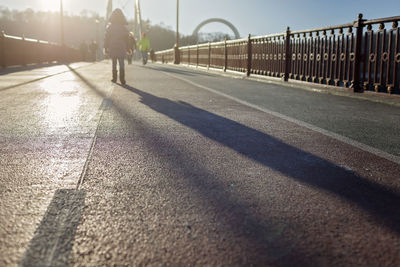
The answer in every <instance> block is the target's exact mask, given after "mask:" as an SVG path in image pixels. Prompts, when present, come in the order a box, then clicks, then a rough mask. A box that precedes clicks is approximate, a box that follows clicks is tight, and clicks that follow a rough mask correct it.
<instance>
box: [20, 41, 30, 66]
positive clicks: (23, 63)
mask: <svg viewBox="0 0 400 267" xmlns="http://www.w3.org/2000/svg"><path fill="white" fill-rule="evenodd" d="M30 50H31V49H28V46H27V45H26V43H25V35H24V34H22V51H21V57H22V58H21V60H22V66H26V63H27V59H26V58H27V54H28V53H30Z"/></svg>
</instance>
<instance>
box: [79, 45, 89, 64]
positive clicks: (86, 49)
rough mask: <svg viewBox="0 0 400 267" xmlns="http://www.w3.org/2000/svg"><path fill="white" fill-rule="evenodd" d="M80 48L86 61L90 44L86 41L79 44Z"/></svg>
mask: <svg viewBox="0 0 400 267" xmlns="http://www.w3.org/2000/svg"><path fill="white" fill-rule="evenodd" d="M79 50H80V51H81V57H82V61H86V60H87V58H88V54H89V50H88V45H87V44H86V42H83V43H81V45H80V46H79Z"/></svg>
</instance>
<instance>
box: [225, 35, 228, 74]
mask: <svg viewBox="0 0 400 267" xmlns="http://www.w3.org/2000/svg"><path fill="white" fill-rule="evenodd" d="M224 54H225V61H224V71H225V72H226V70H227V69H228V46H227V43H226V38H225V41H224Z"/></svg>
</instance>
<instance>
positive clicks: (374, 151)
mask: <svg viewBox="0 0 400 267" xmlns="http://www.w3.org/2000/svg"><path fill="white" fill-rule="evenodd" d="M163 73H164V74H165V75H167V76H170V77H172V78H175V79H177V80H181V81H183V82H186V83H188V84H190V85H193V86H195V87H198V88H200V89H204V90H206V91H209V92H212V93H214V94H217V95H220V96H223V97H226V98H228V99H230V100H233V101H235V102H237V103H240V104H242V105H245V106H248V107H251V108H254V109H256V110H259V111H261V112H264V113H267V114H269V115H272V116H275V117H278V118H280V119H283V120H286V121H289V122H291V123H294V124H297V125H299V126H302V127H305V128H307V129H310V130H313V131H315V132H318V133H321V134H323V135H326V136H328V137H331V138H333V139H336V140H338V141H341V142H343V143H346V144H348V145H352V146H354V147H356V148H359V149H361V150H363V151H366V152H369V153H371V154H374V155H376V156H379V157H381V158H384V159H387V160H389V161H392V162H394V163H397V164H400V157H398V156H395V155H392V154H390V153H387V152H385V151H382V150H380V149H377V148H374V147H371V146H369V145H366V144H363V143H360V142H358V141H355V140H353V139H351V138H348V137H345V136H342V135H340V134H337V133H334V132H331V131H328V130H325V129H322V128H320V127H317V126H314V125H312V124H309V123H307V122H304V121H300V120H297V119H294V118H291V117H289V116H286V115H284V114H281V113H279V112H276V111H272V110H269V109H266V108H262V107H259V106H257V105H254V104H251V103H249V102H247V101H244V100H241V99H239V98H236V97H234V96H231V95H228V94H225V93H222V92H220V91H218V90H215V89H212V88H210V87H207V86H204V85H201V84H198V83H195V82H193V81H191V80H188V79H185V78H182V77H179V76H177V75H174V74H171V73H167V72H164V71H163Z"/></svg>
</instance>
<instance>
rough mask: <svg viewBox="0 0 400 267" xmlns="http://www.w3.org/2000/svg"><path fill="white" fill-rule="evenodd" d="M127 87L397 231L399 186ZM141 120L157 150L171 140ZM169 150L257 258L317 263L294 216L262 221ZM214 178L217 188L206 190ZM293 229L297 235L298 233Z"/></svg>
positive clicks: (223, 187)
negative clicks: (299, 243) (299, 238)
mask: <svg viewBox="0 0 400 267" xmlns="http://www.w3.org/2000/svg"><path fill="white" fill-rule="evenodd" d="M72 71H73V73H75V74H76V75H77V76H78V77H79V78H80V79H81V80H82V81H83V82H85V83H86V85H87V86H89V87H90V88H91V89H92V90H94V91H95V92H96V93H98V94H99V95H100V96H103V97H105V95H104V93H102V91H101V90H100V89H99V88H97V87H96V86H95V85H94V84H92V83H91V82H90V81H88V80H87V79H86V78H85V77H84V76H83V75H81V74H80V73H78V72H77V71H75V70H72ZM123 87H124V88H125V89H127V90H130V91H131V92H133V93H135V94H137V95H139V96H140V97H141V102H142V103H143V104H145V105H147V106H148V107H150V108H151V109H153V110H154V111H156V112H159V113H161V114H164V115H166V116H168V117H169V118H171V119H173V120H175V121H177V122H179V123H181V124H183V125H186V126H187V127H190V128H192V129H193V130H195V131H197V132H199V133H200V134H202V135H204V136H206V137H207V138H210V139H212V140H215V141H217V142H219V143H221V144H222V145H224V146H227V147H229V148H231V149H233V150H235V151H237V152H238V153H240V154H242V155H245V156H246V157H248V158H250V159H253V160H255V161H257V162H259V163H261V164H263V165H264V166H267V167H269V168H272V169H274V170H277V171H279V172H281V173H283V174H285V175H286V176H288V177H290V178H292V179H295V180H297V181H299V182H301V183H305V184H308V185H310V186H312V187H315V188H316V189H321V190H324V191H327V192H329V193H333V194H335V195H337V196H338V197H340V198H343V199H345V200H347V201H349V202H352V203H354V204H356V205H358V206H359V207H360V208H362V209H363V210H364V211H366V212H367V213H369V214H371V215H372V216H374V217H375V218H376V220H377V221H378V222H381V223H384V224H385V225H386V227H389V228H390V229H392V230H393V231H395V232H396V233H397V234H398V233H400V224H399V223H398V222H399V218H400V214H399V211H398V206H399V204H400V197H399V194H398V193H397V192H393V191H391V190H389V189H388V188H385V187H384V186H382V185H379V184H378V183H375V182H372V181H370V180H368V179H366V178H363V177H360V176H358V175H356V174H354V173H352V172H349V171H347V170H345V169H343V168H341V167H339V166H337V165H335V164H333V163H331V162H328V161H326V160H324V159H322V158H319V157H317V156H315V155H312V154H310V153H307V152H304V151H302V150H300V149H298V148H295V147H293V146H290V145H288V144H285V143H283V142H282V141H280V140H278V139H276V138H274V137H272V136H269V135H267V134H265V133H262V132H260V131H257V130H254V129H251V128H249V127H247V126H245V125H242V124H239V123H237V122H235V121H232V120H229V119H226V118H224V117H221V116H218V115H216V114H213V113H210V112H208V111H205V110H202V109H199V108H197V107H194V106H192V105H190V104H188V103H185V102H174V101H171V100H168V99H165V98H160V97H157V96H154V95H152V94H149V93H146V92H143V91H141V90H139V89H136V88H133V87H131V86H123ZM112 108H113V109H114V110H115V111H117V112H118V113H120V114H121V115H122V117H123V118H127V119H128V120H131V119H133V120H137V119H138V118H136V117H134V116H132V114H131V113H130V112H129V111H127V110H126V109H125V108H124V107H123V105H121V104H120V103H118V102H113V106H112ZM143 125H144V126H143V127H144V128H143V131H145V134H147V135H148V136H149V137H148V138H149V140H153V141H151V142H149V143H148V144H147V145H149V146H151V147H152V148H154V150H155V151H157V147H162V146H163V145H165V144H164V142H167V141H165V140H163V139H162V136H158V135H157V133H154V132H153V131H151V130H149V129H146V125H145V124H143ZM136 130H139V129H136ZM153 137H154V138H153ZM168 147H169V149H170V150H171V149H173V147H172V146H168ZM168 153H169V154H171V153H174V155H175V157H174V159H170V158H167V157H165V158H164V159H165V160H167V161H168V164H170V165H171V167H176V168H178V169H179V170H181V171H183V174H184V177H185V178H186V179H187V183H188V186H193V187H197V188H198V189H199V192H201V193H198V194H199V195H198V196H199V197H201V198H203V199H204V200H206V201H207V203H209V205H212V206H213V207H214V208H215V209H217V211H218V214H219V219H220V220H221V221H222V222H224V223H225V227H227V231H232V232H239V233H242V234H243V235H244V236H245V237H246V240H247V241H245V243H244V244H243V245H245V244H247V245H248V246H251V247H258V248H259V250H258V249H257V251H258V252H257V255H259V257H260V260H261V261H258V260H257V259H253V260H254V261H253V262H254V263H256V264H257V263H258V264H259V263H260V262H264V263H265V261H263V260H262V259H263V258H265V257H266V258H268V259H269V260H268V262H271V260H272V262H276V261H278V262H279V265H285V266H293V264H294V263H295V264H296V265H297V266H311V265H314V264H313V262H312V261H313V260H312V259H310V258H307V257H304V255H303V251H302V249H298V248H297V247H296V237H295V236H293V235H292V234H290V235H289V236H287V235H286V234H285V233H283V231H284V230H283V228H284V227H285V226H287V227H289V228H290V227H293V226H291V225H290V222H287V223H286V222H284V223H282V222H277V221H276V220H275V219H273V218H269V219H268V218H265V219H267V220H268V221H265V220H263V221H260V218H258V217H257V216H255V215H254V214H253V212H252V209H251V208H250V207H249V206H248V204H246V202H244V201H243V200H241V199H238V198H235V197H234V196H233V195H232V194H233V193H232V192H231V191H230V190H228V189H226V185H224V184H221V183H218V182H217V181H216V179H215V177H214V176H213V174H211V173H209V172H208V171H207V170H206V169H203V168H197V169H196V170H193V169H192V166H189V165H190V163H188V166H186V165H185V162H187V161H190V158H188V155H184V154H182V153H181V152H179V151H178V149H177V150H176V151H169V152H168ZM210 184H212V185H213V188H214V192H217V193H210V192H209V191H208V190H209V186H210ZM282 225H283V226H282ZM294 231H296V230H294ZM294 234H295V235H296V233H294Z"/></svg>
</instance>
